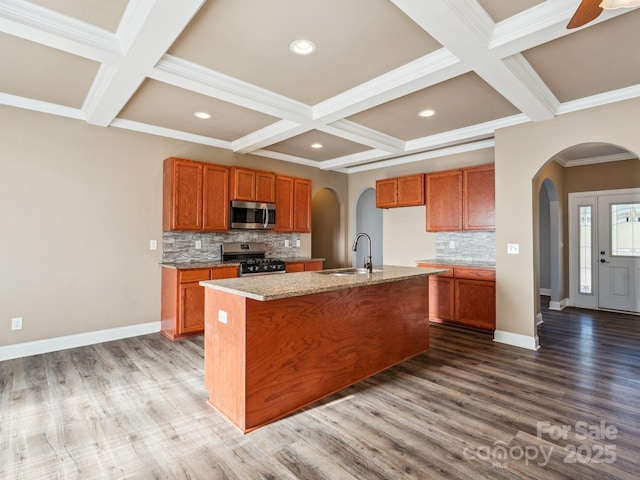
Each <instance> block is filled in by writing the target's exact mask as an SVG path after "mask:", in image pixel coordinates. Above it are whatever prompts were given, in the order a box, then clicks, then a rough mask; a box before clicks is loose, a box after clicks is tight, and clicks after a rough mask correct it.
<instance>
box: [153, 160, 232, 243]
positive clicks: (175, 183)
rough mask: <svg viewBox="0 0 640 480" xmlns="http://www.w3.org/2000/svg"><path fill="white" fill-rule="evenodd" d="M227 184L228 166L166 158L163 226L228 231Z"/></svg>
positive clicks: (175, 228)
mask: <svg viewBox="0 0 640 480" xmlns="http://www.w3.org/2000/svg"><path fill="white" fill-rule="evenodd" d="M228 185H229V174H228V169H227V167H223V166H220V165H213V164H209V163H204V162H195V161H193V160H186V159H183V158H175V157H171V158H167V159H166V160H165V161H164V165H163V201H162V229H163V230H164V231H173V230H206V231H220V230H227V229H228V228H229V190H228V188H229V187H228Z"/></svg>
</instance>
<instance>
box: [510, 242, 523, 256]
mask: <svg viewBox="0 0 640 480" xmlns="http://www.w3.org/2000/svg"><path fill="white" fill-rule="evenodd" d="M507 253H508V254H509V255H518V254H519V253H520V244H519V243H507Z"/></svg>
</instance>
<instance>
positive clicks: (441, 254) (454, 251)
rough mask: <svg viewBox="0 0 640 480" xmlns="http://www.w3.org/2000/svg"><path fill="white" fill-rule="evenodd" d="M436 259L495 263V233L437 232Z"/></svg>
mask: <svg viewBox="0 0 640 480" xmlns="http://www.w3.org/2000/svg"><path fill="white" fill-rule="evenodd" d="M452 245H453V247H452ZM436 258H437V259H439V260H450V261H454V260H458V261H460V260H463V261H475V262H495V261H496V232H437V233H436Z"/></svg>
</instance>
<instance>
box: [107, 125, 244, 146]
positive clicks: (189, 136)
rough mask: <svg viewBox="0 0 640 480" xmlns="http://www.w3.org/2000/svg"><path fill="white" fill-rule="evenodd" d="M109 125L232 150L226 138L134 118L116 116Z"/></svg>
mask: <svg viewBox="0 0 640 480" xmlns="http://www.w3.org/2000/svg"><path fill="white" fill-rule="evenodd" d="M109 126H110V127H116V128H122V129H124V130H132V131H134V132H140V133H148V134H150V135H156V136H159V137H166V138H173V139H176V140H184V141H185V142H191V143H198V144H200V145H208V146H210V147H217V148H225V149H227V150H232V148H231V143H230V142H226V141H224V140H218V139H216V138H210V137H205V136H203V135H196V134H194V133H188V132H182V131H180V130H173V129H171V128H164V127H158V126H156V125H149V124H148V123H142V122H134V121H133V120H127V119H124V118H116V119H115V120H114V121H113V122H111V125H109Z"/></svg>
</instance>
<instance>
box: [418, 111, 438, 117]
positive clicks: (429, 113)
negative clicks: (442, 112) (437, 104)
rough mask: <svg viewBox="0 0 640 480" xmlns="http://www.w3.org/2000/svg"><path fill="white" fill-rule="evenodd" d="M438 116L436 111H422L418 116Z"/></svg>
mask: <svg viewBox="0 0 640 480" xmlns="http://www.w3.org/2000/svg"><path fill="white" fill-rule="evenodd" d="M435 114H436V112H435V110H431V109H428V110H422V111H421V112H420V113H418V115H420V116H421V117H433V116H434V115H435Z"/></svg>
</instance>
